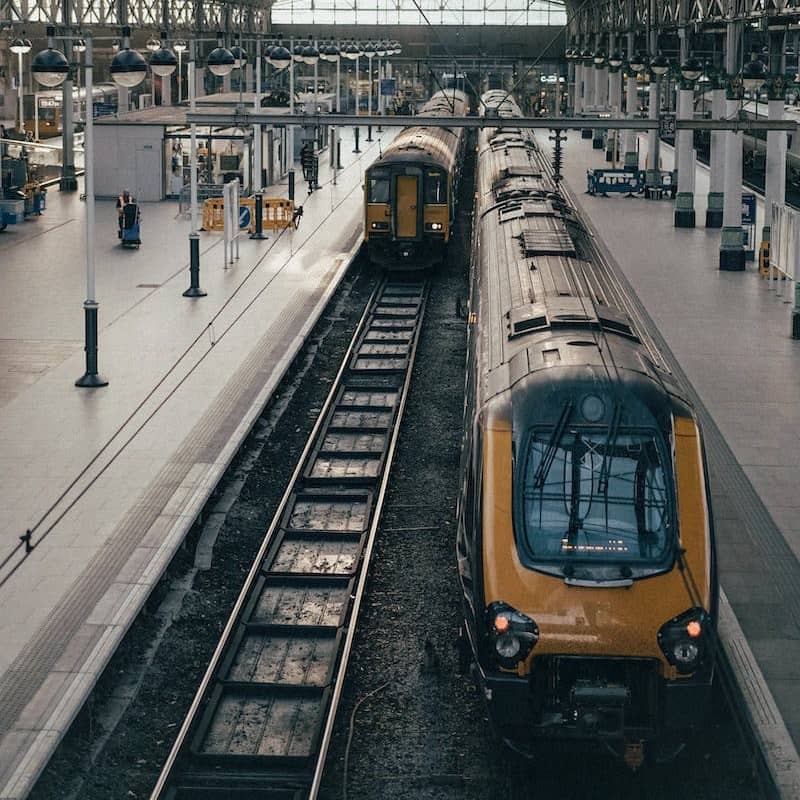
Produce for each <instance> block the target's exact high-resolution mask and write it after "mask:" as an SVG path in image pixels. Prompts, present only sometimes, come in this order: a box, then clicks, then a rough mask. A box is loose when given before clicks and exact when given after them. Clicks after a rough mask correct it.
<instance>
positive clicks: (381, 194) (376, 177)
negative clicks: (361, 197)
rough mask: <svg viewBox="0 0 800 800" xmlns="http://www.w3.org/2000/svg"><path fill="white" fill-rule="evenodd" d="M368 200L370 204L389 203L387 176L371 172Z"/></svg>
mask: <svg viewBox="0 0 800 800" xmlns="http://www.w3.org/2000/svg"><path fill="white" fill-rule="evenodd" d="M368 196H369V199H368V202H370V203H388V202H389V176H388V175H387V174H386V173H383V172H377V173H375V172H373V173H372V174H371V175H370V176H369V195H368Z"/></svg>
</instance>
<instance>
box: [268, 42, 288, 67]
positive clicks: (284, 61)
mask: <svg viewBox="0 0 800 800" xmlns="http://www.w3.org/2000/svg"><path fill="white" fill-rule="evenodd" d="M269 58H270V61H271V63H272V66H273V67H277V68H278V69H283V68H284V67H288V66H289V64H291V63H292V54H291V53H290V52H289V51H288V49H287V48H285V47H284V46H283V45H282V44H278V45H275V47H274V48H273V50H272V53H271V54H270V57H269Z"/></svg>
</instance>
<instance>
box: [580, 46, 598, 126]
mask: <svg viewBox="0 0 800 800" xmlns="http://www.w3.org/2000/svg"><path fill="white" fill-rule="evenodd" d="M594 72H595V69H594V64H592V62H591V61H584V62H583V113H584V116H588V115H594V113H595V107H594V106H595V102H594V82H595V78H594ZM592 137H593V131H592V129H591V128H584V129H583V130H582V131H581V138H583V139H591V138H592Z"/></svg>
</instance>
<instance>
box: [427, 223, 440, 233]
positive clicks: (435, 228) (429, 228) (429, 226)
mask: <svg viewBox="0 0 800 800" xmlns="http://www.w3.org/2000/svg"><path fill="white" fill-rule="evenodd" d="M425 230H426V231H443V230H444V223H442V222H426V223H425Z"/></svg>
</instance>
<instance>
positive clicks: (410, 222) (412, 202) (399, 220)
mask: <svg viewBox="0 0 800 800" xmlns="http://www.w3.org/2000/svg"><path fill="white" fill-rule="evenodd" d="M396 192H397V194H396V197H397V199H396V203H395V225H394V230H395V236H397V238H398V239H416V238H417V236H418V235H419V176H418V175H398V176H397V189H396Z"/></svg>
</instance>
